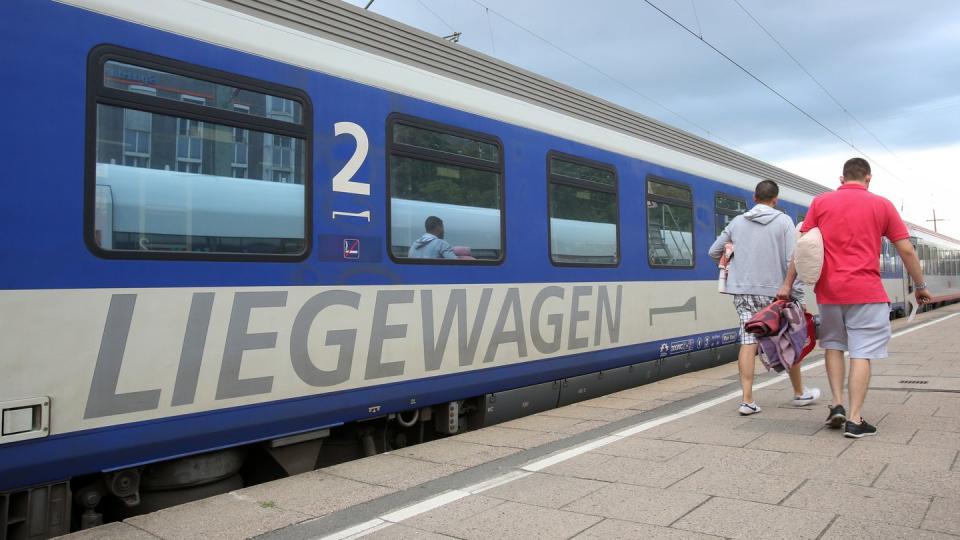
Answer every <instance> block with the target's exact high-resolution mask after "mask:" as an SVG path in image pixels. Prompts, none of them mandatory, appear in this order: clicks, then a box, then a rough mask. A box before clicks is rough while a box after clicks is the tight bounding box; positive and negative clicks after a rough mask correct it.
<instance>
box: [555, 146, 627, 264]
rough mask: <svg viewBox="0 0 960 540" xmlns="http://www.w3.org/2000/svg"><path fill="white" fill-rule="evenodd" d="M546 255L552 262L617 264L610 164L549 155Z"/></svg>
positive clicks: (615, 206)
mask: <svg viewBox="0 0 960 540" xmlns="http://www.w3.org/2000/svg"><path fill="white" fill-rule="evenodd" d="M548 184H549V193H548V197H549V209H550V229H549V230H550V257H551V259H552V260H553V262H555V263H566V264H617V261H618V260H619V251H618V242H617V228H618V224H619V215H618V214H619V213H618V204H617V176H616V173H615V171H614V169H613V168H612V167H610V166H609V165H600V164H595V163H592V162H587V161H585V160H582V159H579V158H574V157H572V156H561V155H559V154H554V153H551V155H550V170H549V174H548Z"/></svg>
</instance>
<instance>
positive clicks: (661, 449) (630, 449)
mask: <svg viewBox="0 0 960 540" xmlns="http://www.w3.org/2000/svg"><path fill="white" fill-rule="evenodd" d="M692 446H693V445H691V444H688V443H681V442H674V441H663V440H659V439H644V438H641V437H627V438H626V439H623V440H620V441H617V442H615V443H613V444H608V445H607V446H604V447H601V448H598V449H596V450H594V452H596V453H598V454H608V455H611V456H620V457H628V458H633V459H645V460H649V461H664V460H667V459H670V458H672V457H674V456H676V455H677V454H680V453H682V452H686V451H687V450H689V449H690V448H691V447H692Z"/></svg>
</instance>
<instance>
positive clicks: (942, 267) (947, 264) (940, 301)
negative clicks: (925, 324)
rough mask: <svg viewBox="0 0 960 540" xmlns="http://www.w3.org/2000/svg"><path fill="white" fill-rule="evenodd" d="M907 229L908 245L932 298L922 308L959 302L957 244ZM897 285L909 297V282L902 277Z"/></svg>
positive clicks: (959, 249)
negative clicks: (911, 247)
mask: <svg viewBox="0 0 960 540" xmlns="http://www.w3.org/2000/svg"><path fill="white" fill-rule="evenodd" d="M907 226H908V228H909V230H910V242H911V243H912V244H913V246H914V249H916V251H917V255H918V256H919V258H920V266H921V268H922V269H923V275H924V277H925V279H926V280H927V285H928V286H929V287H930V291H931V292H932V293H933V295H934V297H933V299H932V301H931V302H930V304H928V305H927V306H924V309H933V308H937V307H940V306H944V305H947V304H952V303H955V302H957V301H960V241H958V240H957V239H955V238H951V237H949V236H946V235H943V234H940V233H938V232H935V231H931V230H930V229H927V228H925V227H921V226H919V225H914V224H913V223H908V224H907ZM897 263H899V260H897ZM900 266H902V264H900ZM900 286H901V288H902V289H903V290H904V291H906V294H907V295H909V296H912V295H913V283H912V282H911V280H910V278H909V276H906V275H904V276H903V280H902V283H901V285H900ZM891 298H892V297H891Z"/></svg>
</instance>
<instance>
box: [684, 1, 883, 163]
mask: <svg viewBox="0 0 960 540" xmlns="http://www.w3.org/2000/svg"><path fill="white" fill-rule="evenodd" d="M692 1H693V0H691V2H692ZM733 2H734V3H735V4H737V6H738V7H739V8H740V9H741V10H742V11H743V12H744V13H745V14H746V15H747V17H750V20H752V21H753V22H754V23H756V25H757V26H758V27H760V29H761V30H763V33H764V34H766V35H767V37H769V38H770V39H771V40H772V41H773V42H774V43H776V44H777V46H778V47H780V50H781V51H783V52H784V54H786V55H787V56H788V57H789V58H790V59H791V60H793V63H795V64H796V65H797V67H799V68H800V70H801V71H803V72H804V73H805V74H806V75H807V77H809V78H810V80H812V81H813V82H814V83H816V85H817V86H819V87H820V90H823V93H824V94H826V95H827V97H829V98H830V100H831V101H833V103H834V104H835V105H836V106H837V107H839V108H840V110H841V111H843V112H844V114H846V115H847V116H849V117H850V118H851V119H852V120H853V121H854V122H856V123H857V125H858V126H860V128H861V129H863V130H864V131H865V132H867V133H868V134H870V136H871V137H873V140H875V141H877V143H878V144H879V145H880V146H882V147H883V149H884V150H886V151H887V152H888V153H890V155H892V156H894V157H896V158H897V159H900V156H898V155H897V154H896V152H894V151H893V150H891V149H890V148H889V147H888V146H887V145H886V144H884V142H883V141H882V140H880V137H878V136H877V134H876V133H874V132H873V131H872V130H871V129H870V128H868V127H867V126H866V125H864V124H863V122H861V121H860V119H859V118H857V117H856V116H854V114H853V113H851V112H850V110H849V109H847V108H846V107H844V106H843V104H842V103H840V100H838V99H837V98H836V97H835V96H834V95H833V94H832V93H830V91H829V90H827V88H826V87H825V86H824V85H823V84H822V83H821V82H820V81H819V80H818V79H817V78H816V77H814V76H813V74H812V73H810V71H809V70H808V69H807V68H806V67H804V65H803V64H802V63H801V62H800V60H797V58H796V57H795V56H793V54H791V53H790V51H788V50H787V48H786V47H785V46H784V45H783V43H780V40H778V39H777V38H775V37H773V34H772V33H770V31H769V30H767V28H766V27H765V26H764V25H763V24H762V23H761V22H760V21H759V20H757V18H756V17H754V16H753V14H752V13H750V11H749V10H747V8H746V7H744V6H743V4H741V3H740V0H733ZM701 36H702V33H701ZM878 165H879V163H878ZM891 174H892V173H891ZM898 180H899V178H898Z"/></svg>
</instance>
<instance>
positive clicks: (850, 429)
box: [843, 417, 877, 439]
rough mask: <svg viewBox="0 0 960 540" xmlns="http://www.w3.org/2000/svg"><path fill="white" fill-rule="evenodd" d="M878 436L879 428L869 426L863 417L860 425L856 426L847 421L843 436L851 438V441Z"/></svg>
mask: <svg viewBox="0 0 960 540" xmlns="http://www.w3.org/2000/svg"><path fill="white" fill-rule="evenodd" d="M876 434H877V428H875V427H873V426H871V425H870V424H868V423H867V421H866V420H864V419H863V418H862V417H861V418H860V423H859V424H854V423H853V422H851V421H849V420H847V425H846V427H844V428H843V436H844V437H850V438H851V439H859V438H860V437H866V436H868V435H876Z"/></svg>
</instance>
